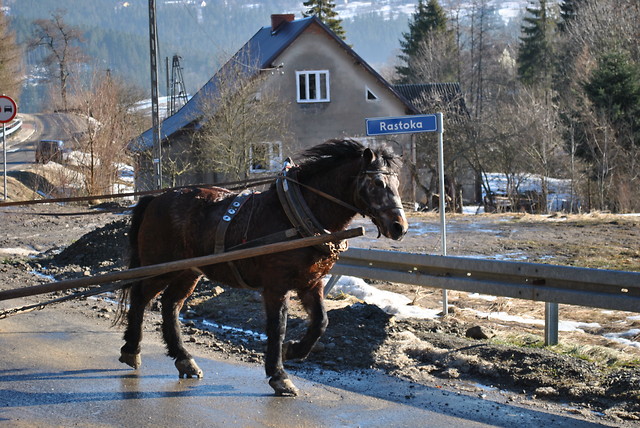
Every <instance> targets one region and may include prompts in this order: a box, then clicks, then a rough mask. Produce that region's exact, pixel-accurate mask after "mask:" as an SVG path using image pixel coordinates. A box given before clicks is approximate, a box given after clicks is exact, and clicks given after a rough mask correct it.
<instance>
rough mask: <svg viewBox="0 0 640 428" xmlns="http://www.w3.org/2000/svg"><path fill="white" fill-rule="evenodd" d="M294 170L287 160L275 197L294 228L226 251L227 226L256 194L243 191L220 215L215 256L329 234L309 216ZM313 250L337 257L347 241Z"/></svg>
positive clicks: (241, 282) (234, 268) (239, 277)
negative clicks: (293, 239) (297, 237)
mask: <svg viewBox="0 0 640 428" xmlns="http://www.w3.org/2000/svg"><path fill="white" fill-rule="evenodd" d="M294 166H295V164H294V163H293V162H292V161H291V160H290V159H287V160H286V161H285V163H284V167H283V169H282V173H281V174H280V175H279V176H278V178H277V179H276V190H277V193H278V199H279V200H280V204H281V205H282V208H283V210H284V212H285V214H286V215H287V218H288V219H289V222H290V223H291V224H292V226H293V228H291V229H286V230H284V231H280V232H276V233H273V234H270V235H267V236H263V237H261V238H257V239H254V240H251V241H249V242H243V243H242V244H239V245H235V246H233V247H231V248H229V249H225V242H224V241H225V236H226V232H227V229H228V228H229V225H230V224H231V222H232V221H233V219H234V218H235V216H236V215H237V214H238V212H239V211H240V209H241V208H242V207H243V206H244V204H245V203H246V202H247V201H248V200H249V199H250V198H251V197H252V196H253V195H254V193H256V192H254V191H252V190H245V191H244V192H242V193H239V194H238V195H236V197H235V198H234V199H233V201H232V202H231V204H229V206H228V208H227V210H226V211H225V213H224V214H223V216H222V219H221V220H220V222H219V223H218V227H217V229H216V234H215V243H214V254H218V253H223V252H225V251H231V250H239V249H242V248H249V247H256V246H259V245H266V244H271V243H275V242H280V241H283V240H289V239H292V238H295V237H296V236H302V237H311V236H316V235H322V234H328V233H330V232H329V231H328V230H326V229H324V228H323V227H322V225H321V224H320V222H319V221H318V219H316V217H315V216H314V215H313V213H312V212H311V209H310V208H309V206H308V205H307V203H306V202H305V200H304V197H303V196H302V192H301V191H300V187H299V186H300V185H301V186H304V187H308V186H306V185H304V184H302V183H300V182H298V181H297V180H296V174H295V173H294V172H293V171H292V170H291V169H292V167H294ZM292 184H293V185H292ZM310 190H313V191H315V192H316V193H320V194H321V196H323V197H325V198H328V199H329V200H332V201H334V202H336V203H338V204H340V205H343V206H346V207H348V208H349V209H352V210H354V211H356V212H359V213H362V212H361V211H360V210H359V209H357V208H355V207H353V206H351V205H349V204H346V203H345V202H343V201H340V200H339V199H337V198H334V197H333V196H331V195H327V194H326V193H324V192H320V191H318V190H316V189H312V188H310ZM314 248H316V249H318V250H319V251H321V252H322V253H324V254H326V255H328V256H337V255H338V254H339V253H341V252H343V251H346V250H347V248H348V243H347V241H340V242H339V243H337V244H336V243H333V242H328V243H326V244H322V245H317V246H315V247H314ZM227 265H228V266H229V268H230V269H231V272H232V274H233V276H234V277H235V279H236V281H237V282H238V284H239V285H240V286H241V287H242V288H251V289H254V288H255V287H251V286H250V285H248V284H247V283H246V282H245V281H244V279H243V278H242V275H241V274H240V271H239V270H238V268H237V266H236V265H235V263H234V262H232V261H231V262H227Z"/></svg>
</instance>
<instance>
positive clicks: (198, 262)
mask: <svg viewBox="0 0 640 428" xmlns="http://www.w3.org/2000/svg"><path fill="white" fill-rule="evenodd" d="M362 235H364V228H363V227H356V228H353V229H347V230H343V231H339V232H335V233H330V234H327V235H320V236H311V237H308V238H300V239H295V240H293V241H285V242H276V243H275V244H268V245H262V246H259V247H254V248H245V249H242V250H235V251H229V252H227V253H222V254H211V255H208V256H202V257H195V258H192V259H183V260H176V261H173V262H167V263H160V264H157V265H150V266H143V267H138V268H133V269H127V270H123V271H118V272H109V273H105V274H103V275H96V276H92V277H88V278H77V279H69V280H66V281H58V282H51V283H49V284H42V285H36V286H33V287H24V288H18V289H14V290H5V291H0V301H2V300H10V299H17V298H19V297H26V296H35V295H36V294H44V293H51V292H53V291H61V290H68V289H70V288H78V287H87V286H90V285H97V284H104V283H106V282H114V281H122V280H127V279H134V278H141V277H146V276H156V275H162V274H165V273H168V272H174V271H178V270H183V269H190V268H194V267H198V266H206V265H212V264H217V263H225V262H230V261H233V260H240V259H248V258H251V257H257V256H264V255H267V254H272V253H279V252H282V251H289V250H296V249H299V248H304V247H311V246H314V245H320V244H324V243H327V242H332V241H341V240H343V239H349V238H355V237H357V236H362Z"/></svg>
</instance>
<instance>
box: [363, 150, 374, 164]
mask: <svg viewBox="0 0 640 428" xmlns="http://www.w3.org/2000/svg"><path fill="white" fill-rule="evenodd" d="M362 157H363V158H364V167H365V168H366V167H368V166H369V165H371V162H373V161H374V160H376V154H375V153H373V150H371V149H370V148H368V147H367V148H366V149H364V152H363V153H362Z"/></svg>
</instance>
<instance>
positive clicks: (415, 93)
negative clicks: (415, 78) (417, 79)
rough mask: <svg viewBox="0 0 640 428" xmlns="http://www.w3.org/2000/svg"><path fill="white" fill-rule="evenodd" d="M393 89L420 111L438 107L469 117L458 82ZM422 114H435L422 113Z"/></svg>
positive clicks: (403, 85)
mask: <svg viewBox="0 0 640 428" xmlns="http://www.w3.org/2000/svg"><path fill="white" fill-rule="evenodd" d="M393 87H394V89H395V90H396V91H398V92H399V93H400V94H402V95H403V96H404V97H405V98H406V99H407V100H409V101H410V102H411V103H412V104H413V105H414V106H416V107H417V108H418V109H420V110H424V109H425V108H434V107H438V108H443V109H446V111H447V112H448V113H452V114H455V115H458V116H461V117H468V116H469V111H468V110H467V105H466V103H465V102H464V96H463V95H462V90H461V89H460V84H459V83H457V82H455V83H410V84H402V85H394V86H393ZM421 113H425V114H426V113H433V112H432V111H430V112H427V111H421Z"/></svg>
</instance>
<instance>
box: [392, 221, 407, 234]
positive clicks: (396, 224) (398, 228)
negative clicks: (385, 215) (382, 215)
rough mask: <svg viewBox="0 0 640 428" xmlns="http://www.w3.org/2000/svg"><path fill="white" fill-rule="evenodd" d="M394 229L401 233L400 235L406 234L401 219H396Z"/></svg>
mask: <svg viewBox="0 0 640 428" xmlns="http://www.w3.org/2000/svg"><path fill="white" fill-rule="evenodd" d="M393 231H394V232H396V234H397V235H400V236H402V235H404V233H405V230H404V226H403V225H402V223H400V222H399V221H394V222H393Z"/></svg>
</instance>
